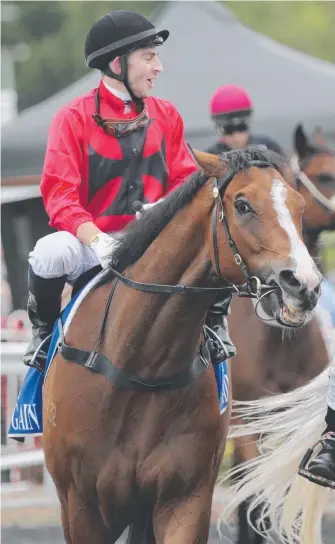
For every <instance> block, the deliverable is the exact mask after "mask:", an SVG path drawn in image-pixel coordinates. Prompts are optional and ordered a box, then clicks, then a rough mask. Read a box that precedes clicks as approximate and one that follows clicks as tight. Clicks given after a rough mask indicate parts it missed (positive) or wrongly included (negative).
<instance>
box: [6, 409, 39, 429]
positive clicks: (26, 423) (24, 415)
mask: <svg viewBox="0 0 335 544" xmlns="http://www.w3.org/2000/svg"><path fill="white" fill-rule="evenodd" d="M12 427H13V429H15V431H25V432H29V431H33V430H36V431H41V428H40V426H39V423H38V417H37V412H36V404H21V405H19V406H16V407H15V410H14V413H13V417H12Z"/></svg>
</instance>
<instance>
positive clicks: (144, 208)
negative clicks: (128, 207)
mask: <svg viewBox="0 0 335 544" xmlns="http://www.w3.org/2000/svg"><path fill="white" fill-rule="evenodd" d="M162 200H163V199H162V198H160V199H159V200H157V202H150V203H148V204H142V203H140V202H139V204H141V207H140V208H139V209H138V210H137V209H136V208H137V207H136V208H135V213H136V219H139V218H140V217H141V215H142V213H143V212H145V211H146V210H149V209H150V208H152V206H156V204H158V203H159V202H162ZM134 204H135V203H134Z"/></svg>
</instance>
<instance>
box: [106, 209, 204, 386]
mask: <svg viewBox="0 0 335 544" xmlns="http://www.w3.org/2000/svg"><path fill="white" fill-rule="evenodd" d="M203 207H204V206H203ZM203 207H202V208H203ZM207 213H209V212H207ZM204 219H205V217H204V216H203V217H201V215H200V214H199V212H197V209H196V203H191V204H189V205H188V206H187V207H186V208H184V209H183V210H181V211H179V212H178V213H177V214H176V216H175V217H174V218H173V219H172V220H171V221H170V223H169V224H168V225H167V227H165V229H164V230H163V231H162V232H161V234H160V235H159V236H158V237H157V238H156V240H155V241H154V242H153V243H152V244H151V246H150V247H149V248H148V250H147V251H146V252H145V254H144V255H143V256H142V257H141V259H139V261H138V262H137V263H136V264H135V265H133V266H132V268H131V270H130V271H127V274H130V275H131V277H132V278H133V279H134V280H136V281H140V282H144V283H156V284H157V283H158V284H159V283H161V284H168V285H175V284H184V285H188V286H194V285H197V286H203V287H204V286H206V287H208V286H211V285H213V279H211V277H210V276H211V261H210V257H209V254H208V249H207V248H206V244H205V236H206V233H205V228H204ZM207 224H208V221H207ZM118 289H119V291H120V292H122V294H120V295H119V296H118V297H116V299H115V302H116V301H118V304H119V305H118V310H117V313H116V314H114V315H113V303H112V308H111V319H112V321H114V319H115V321H117V326H115V328H113V323H111V326H110V327H109V332H108V338H106V343H105V347H106V349H107V350H108V346H113V348H112V349H111V351H110V353H111V356H112V357H113V362H115V363H116V364H120V365H122V366H125V367H126V368H128V369H129V371H138V370H139V369H141V375H143V377H145V375H146V374H147V375H152V370H153V369H155V371H156V376H158V375H159V374H160V372H162V374H165V375H166V374H167V372H168V373H171V372H172V373H173V372H178V371H181V370H183V368H185V367H187V366H189V364H190V360H191V359H192V357H193V356H194V355H195V353H196V351H197V348H198V346H199V343H200V338H201V334H202V325H203V321H204V318H205V315H206V311H207V309H208V307H209V306H210V304H211V303H212V302H213V298H214V297H213V295H207V294H206V295H203V294H201V295H190V294H188V295H168V296H167V295H161V294H151V293H144V292H138V291H133V290H130V289H129V287H123V286H119V287H118ZM113 317H114V319H113ZM130 347H131V349H129V348H130Z"/></svg>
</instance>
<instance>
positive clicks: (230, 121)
mask: <svg viewBox="0 0 335 544" xmlns="http://www.w3.org/2000/svg"><path fill="white" fill-rule="evenodd" d="M209 107H210V115H211V118H212V121H213V122H214V125H215V128H216V129H217V131H218V133H219V135H220V139H219V141H218V142H216V143H215V144H214V145H212V146H211V147H210V148H209V149H207V152H208V153H214V154H215V155H220V154H221V153H224V152H225V151H229V150H230V149H238V148H243V147H247V146H248V145H259V146H262V147H264V148H267V149H271V150H272V151H275V152H276V153H279V154H280V155H282V156H284V152H283V150H282V149H281V148H280V146H279V145H278V144H277V143H276V142H274V141H273V140H272V139H270V138H267V137H265V136H254V135H252V134H250V120H251V114H252V111H253V105H252V102H251V99H250V97H249V95H248V93H247V92H246V91H245V90H244V89H242V88H241V87H237V86H236V85H224V86H223V87H219V88H218V89H217V90H216V91H215V93H214V95H213V96H212V98H211V100H210V103H209Z"/></svg>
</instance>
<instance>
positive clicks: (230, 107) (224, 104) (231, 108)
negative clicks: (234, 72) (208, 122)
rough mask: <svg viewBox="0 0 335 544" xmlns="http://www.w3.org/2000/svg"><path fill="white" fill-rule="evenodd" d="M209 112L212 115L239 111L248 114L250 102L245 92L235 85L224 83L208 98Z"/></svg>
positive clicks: (250, 106) (250, 109) (250, 108)
mask: <svg viewBox="0 0 335 544" xmlns="http://www.w3.org/2000/svg"><path fill="white" fill-rule="evenodd" d="M210 112H211V116H212V117H217V116H220V117H221V116H223V115H227V114H228V115H229V116H230V115H231V114H233V113H241V114H244V115H250V113H251V112H252V102H251V99H250V97H249V95H248V94H247V92H246V91H245V90H244V89H242V87H237V86H236V85H224V86H223V87H219V88H218V89H217V90H216V91H215V93H214V94H213V96H212V98H211V100H210Z"/></svg>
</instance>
